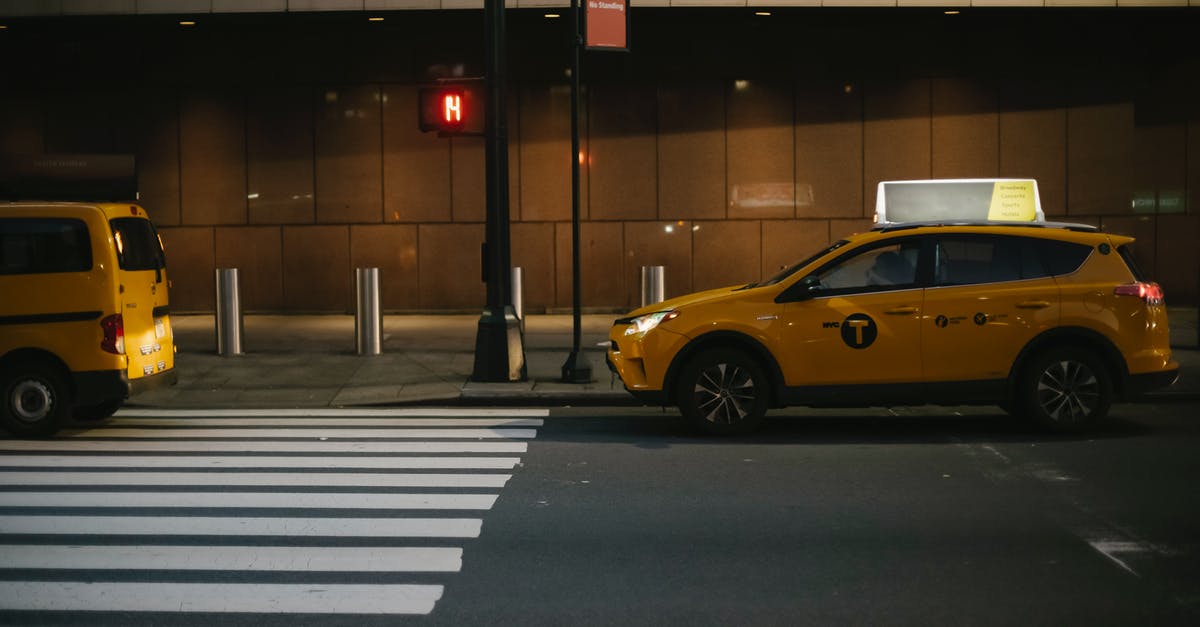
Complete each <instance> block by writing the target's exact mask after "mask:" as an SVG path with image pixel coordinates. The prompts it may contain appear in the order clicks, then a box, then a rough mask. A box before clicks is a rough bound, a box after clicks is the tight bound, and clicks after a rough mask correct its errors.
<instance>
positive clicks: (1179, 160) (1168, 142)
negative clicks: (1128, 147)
mask: <svg viewBox="0 0 1200 627" xmlns="http://www.w3.org/2000/svg"><path fill="white" fill-rule="evenodd" d="M1194 82H1195V79H1194V77H1192V76H1190V75H1187V76H1183V75H1180V74H1179V70H1177V69H1174V68H1172V76H1169V77H1162V78H1159V77H1155V78H1154V79H1150V80H1148V81H1147V82H1146V83H1144V84H1142V85H1139V88H1138V89H1137V92H1136V95H1135V101H1134V102H1135V105H1134V107H1135V108H1134V130H1133V142H1134V155H1135V158H1134V163H1133V167H1134V170H1133V202H1132V205H1133V210H1134V212H1135V213H1144V212H1158V213H1183V212H1184V211H1185V210H1186V207H1187V178H1188V177H1187V169H1188V128H1187V126H1188V110H1187V109H1188V107H1189V106H1196V105H1192V104H1191V103H1190V102H1189V97H1190V95H1191V94H1190V93H1189V92H1190V91H1194V89H1195V88H1194V87H1192V86H1191V85H1190V84H1191V83H1194ZM1195 156H1200V155H1195ZM1195 156H1194V157H1193V158H1195Z"/></svg>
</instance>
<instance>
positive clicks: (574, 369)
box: [562, 0, 592, 383]
mask: <svg viewBox="0 0 1200 627" xmlns="http://www.w3.org/2000/svg"><path fill="white" fill-rule="evenodd" d="M571 21H572V23H573V24H574V31H573V33H572V38H571V305H572V316H571V317H572V323H573V324H572V326H573V329H574V340H573V342H572V344H571V354H570V355H568V356H567V362H566V363H565V364H563V367H562V380H563V382H564V383H590V382H591V381H592V364H591V362H590V361H588V358H587V355H584V354H583V351H582V350H580V342H581V339H582V335H583V331H582V327H583V325H582V322H581V320H580V302H581V300H580V294H579V292H580V276H579V91H580V84H581V83H582V80H581V77H580V74H582V72H583V69H582V67H581V66H582V65H583V63H582V61H581V58H580V57H581V56H582V53H583V34H582V30H583V29H582V27H581V26H580V24H581V22H582V21H583V11H581V10H580V7H579V0H571Z"/></svg>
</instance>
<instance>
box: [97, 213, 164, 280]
mask: <svg viewBox="0 0 1200 627" xmlns="http://www.w3.org/2000/svg"><path fill="white" fill-rule="evenodd" d="M109 224H110V225H111V226H112V230H113V237H114V238H115V239H116V242H117V263H118V264H120V266H121V269H122V270H158V269H161V268H165V267H166V265H167V264H166V260H165V259H164V258H163V251H162V245H161V244H160V243H159V241H158V233H156V232H155V231H154V225H153V224H151V223H150V221H149V220H144V219H142V218H117V219H115V220H110V221H109Z"/></svg>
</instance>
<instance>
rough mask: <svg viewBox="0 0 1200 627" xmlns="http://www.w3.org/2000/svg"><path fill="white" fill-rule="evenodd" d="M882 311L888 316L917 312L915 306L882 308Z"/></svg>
mask: <svg viewBox="0 0 1200 627" xmlns="http://www.w3.org/2000/svg"><path fill="white" fill-rule="evenodd" d="M883 313H885V314H887V315H889V316H907V315H908V314H915V313H917V308H916V307H893V308H892V309H887V310H884V312H883Z"/></svg>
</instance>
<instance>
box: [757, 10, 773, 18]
mask: <svg viewBox="0 0 1200 627" xmlns="http://www.w3.org/2000/svg"><path fill="white" fill-rule="evenodd" d="M754 14H755V15H757V16H759V17H771V12H770V11H755V12H754Z"/></svg>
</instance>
